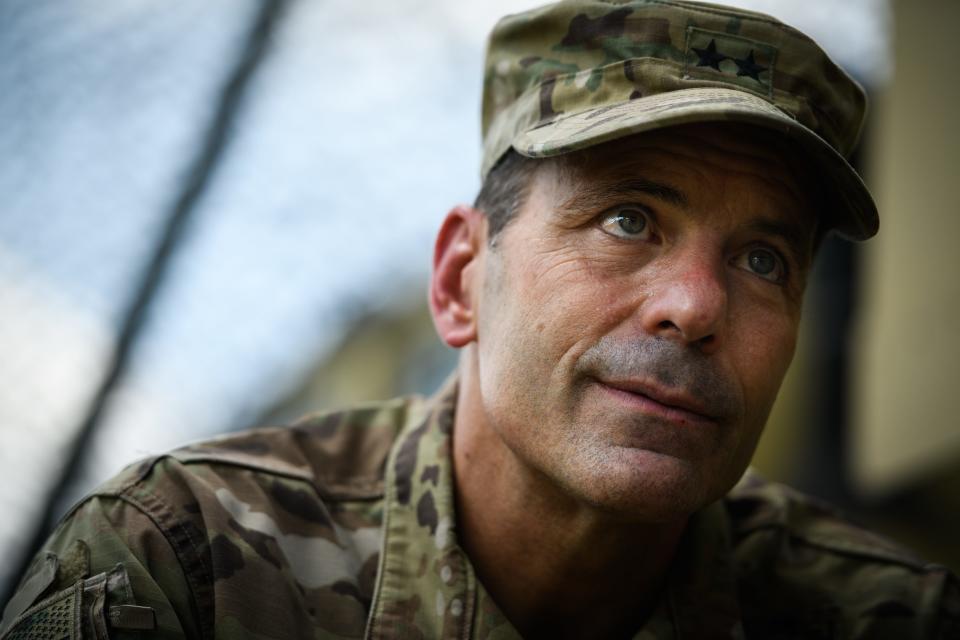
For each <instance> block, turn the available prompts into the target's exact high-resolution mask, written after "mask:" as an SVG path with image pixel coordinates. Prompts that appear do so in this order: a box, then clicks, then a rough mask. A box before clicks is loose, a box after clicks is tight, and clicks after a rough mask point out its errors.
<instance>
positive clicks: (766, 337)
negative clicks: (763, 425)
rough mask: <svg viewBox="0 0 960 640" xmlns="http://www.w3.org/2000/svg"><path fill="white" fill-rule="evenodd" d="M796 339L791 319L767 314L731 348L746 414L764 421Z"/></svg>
mask: <svg viewBox="0 0 960 640" xmlns="http://www.w3.org/2000/svg"><path fill="white" fill-rule="evenodd" d="M796 338H797V324H796V322H795V321H794V320H793V319H792V318H790V319H788V318H785V317H784V316H783V315H781V314H770V315H767V316H766V317H760V318H756V320H755V322H754V323H752V326H751V327H746V328H745V329H744V330H743V333H741V334H740V335H739V336H738V338H737V339H736V340H735V341H734V342H735V343H736V344H734V345H731V346H732V347H734V348H733V349H732V350H731V353H733V354H739V355H738V357H737V364H736V367H737V370H738V371H739V372H740V375H739V378H740V380H741V383H742V385H743V390H744V397H745V399H746V401H747V411H748V412H750V413H753V414H754V415H757V414H759V415H760V416H761V417H762V418H763V421H765V418H766V415H767V413H769V411H770V408H771V407H772V406H773V401H774V400H775V399H776V396H777V391H778V390H779V389H780V383H781V382H782V381H783V377H784V375H785V374H786V372H787V368H788V367H789V366H790V362H791V360H792V359H793V352H794V348H795V346H796Z"/></svg>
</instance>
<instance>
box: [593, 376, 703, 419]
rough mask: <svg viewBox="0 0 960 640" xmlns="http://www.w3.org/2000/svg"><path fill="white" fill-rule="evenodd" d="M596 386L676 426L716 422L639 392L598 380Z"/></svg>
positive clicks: (643, 411)
mask: <svg viewBox="0 0 960 640" xmlns="http://www.w3.org/2000/svg"><path fill="white" fill-rule="evenodd" d="M597 386H598V387H600V388H601V389H602V390H603V391H604V392H605V393H606V394H607V395H609V396H611V397H612V398H614V399H615V400H617V401H618V402H619V403H621V404H626V405H627V406H629V407H630V408H631V409H633V410H635V411H639V412H640V413H643V414H646V415H649V416H653V417H655V418H660V419H661V420H666V421H667V422H672V423H673V424H676V425H678V426H686V425H698V426H699V425H703V426H711V425H715V424H716V423H717V421H716V420H714V419H713V418H708V417H707V416H704V415H701V414H699V413H694V412H693V411H687V410H686V409H680V408H679V407H671V406H669V405H666V404H663V403H661V402H657V401H656V400H654V399H653V398H650V397H648V396H645V395H643V394H640V393H633V392H632V391H624V390H623V389H617V388H616V387H611V386H608V385H606V384H604V383H602V382H599V381H598V382H597Z"/></svg>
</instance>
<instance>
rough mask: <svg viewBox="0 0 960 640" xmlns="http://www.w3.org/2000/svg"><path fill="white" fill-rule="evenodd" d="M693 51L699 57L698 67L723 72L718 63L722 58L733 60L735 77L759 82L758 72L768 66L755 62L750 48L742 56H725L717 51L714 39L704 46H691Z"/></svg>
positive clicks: (761, 71)
mask: <svg viewBox="0 0 960 640" xmlns="http://www.w3.org/2000/svg"><path fill="white" fill-rule="evenodd" d="M691 49H692V50H693V51H694V53H696V54H697V56H698V57H699V58H700V59H699V60H698V61H697V66H698V67H710V68H712V69H716V70H717V71H720V72H721V73H722V72H723V71H722V70H721V69H720V63H721V62H723V61H724V60H733V62H734V63H735V64H736V65H737V77H738V78H739V77H744V76H746V77H748V78H753V79H754V80H756V81H757V82H760V74H761V73H763V72H764V71H766V70H767V68H768V67H764V66H762V65H759V64H757V61H756V60H755V59H754V56H753V49H751V50H750V53H748V54H747V55H746V57H744V58H735V57H732V56H727V55H724V54H722V53H720V52H719V51H717V41H716V39H711V40H710V44H708V45H707V46H706V47H705V48H699V47H691Z"/></svg>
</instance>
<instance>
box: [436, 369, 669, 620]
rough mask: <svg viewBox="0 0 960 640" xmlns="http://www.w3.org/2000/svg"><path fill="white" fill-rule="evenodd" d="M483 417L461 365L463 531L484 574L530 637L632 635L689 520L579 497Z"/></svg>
mask: <svg viewBox="0 0 960 640" xmlns="http://www.w3.org/2000/svg"><path fill="white" fill-rule="evenodd" d="M484 417H485V414H484V412H483V408H482V404H481V402H480V397H479V385H477V384H476V380H475V379H471V378H470V371H469V368H468V367H461V379H460V392H459V396H458V400H457V410H456V418H455V423H454V425H455V426H454V436H453V460H454V478H455V487H456V504H457V518H458V522H459V526H458V534H459V539H460V542H461V544H462V545H463V547H464V549H465V550H466V552H467V554H468V556H469V557H470V560H471V562H472V563H473V565H474V567H475V569H476V571H477V575H478V576H479V578H480V581H481V582H482V583H483V585H484V587H485V588H486V590H487V591H488V593H489V594H490V595H491V597H493V599H494V601H496V603H497V605H498V606H499V607H500V609H501V610H502V611H503V612H504V614H505V615H506V616H507V618H508V619H509V620H510V621H511V623H512V624H513V625H514V626H515V627H516V628H517V630H518V631H520V633H521V634H522V635H523V636H524V637H540V636H542V637H551V638H557V637H588V636H589V637H616V636H624V637H627V636H629V635H630V634H631V633H632V632H633V631H635V630H636V629H637V628H638V627H639V626H640V625H641V624H642V622H643V620H644V619H645V618H646V617H647V616H648V615H649V614H650V612H651V610H652V608H653V607H654V606H655V605H656V602H657V599H658V596H659V593H660V591H661V589H662V587H663V584H664V581H665V577H666V573H667V570H668V568H669V566H670V563H671V561H672V559H673V556H674V552H675V550H676V547H677V544H678V542H679V539H680V536H681V534H682V533H683V530H684V527H685V525H686V521H685V520H684V521H680V522H669V523H645V522H636V521H631V520H629V519H624V518H623V517H618V516H615V515H612V514H609V513H604V512H601V511H599V510H598V509H596V508H594V507H592V506H590V505H586V504H583V503H581V502H578V501H577V500H576V499H574V498H573V497H571V496H569V495H568V494H566V493H565V492H564V491H563V490H562V488H560V487H558V486H557V484H556V483H555V482H553V481H552V480H551V479H550V478H548V477H546V476H545V475H543V474H542V473H540V472H539V471H537V470H536V469H532V468H530V467H529V466H528V465H526V464H524V462H523V461H522V460H520V459H519V458H518V457H517V456H516V455H515V454H514V453H513V452H512V451H511V450H510V449H509V448H508V447H507V446H506V444H505V443H504V442H503V440H501V439H500V437H499V435H498V434H497V432H496V429H495V428H493V426H491V425H490V424H488V422H487V421H486V420H485V419H484Z"/></svg>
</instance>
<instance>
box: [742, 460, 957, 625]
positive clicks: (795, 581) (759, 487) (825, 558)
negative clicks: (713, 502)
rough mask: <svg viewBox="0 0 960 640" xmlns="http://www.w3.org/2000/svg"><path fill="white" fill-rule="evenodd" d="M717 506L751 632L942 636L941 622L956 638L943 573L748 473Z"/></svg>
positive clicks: (952, 587)
mask: <svg viewBox="0 0 960 640" xmlns="http://www.w3.org/2000/svg"><path fill="white" fill-rule="evenodd" d="M724 504H725V506H726V510H727V513H728V515H729V518H730V523H731V534H732V538H733V548H734V560H735V563H736V570H737V575H738V587H739V590H740V598H741V602H742V606H743V607H744V609H745V610H744V611H743V612H742V613H743V616H744V621H745V625H746V626H747V627H748V628H750V627H751V626H752V628H753V629H754V631H755V632H757V631H760V632H761V634H762V633H765V632H767V631H772V630H773V629H780V630H784V629H787V630H789V629H791V628H795V629H798V630H799V629H801V628H802V629H804V633H805V634H810V633H812V632H813V631H816V632H817V633H820V635H821V636H822V637H837V636H838V637H851V638H859V637H881V638H886V637H891V638H893V637H902V638H915V637H941V635H939V634H941V633H942V632H943V631H942V630H943V629H945V628H946V627H947V626H949V625H953V626H951V627H950V628H951V629H952V630H953V632H958V631H960V627H958V626H957V625H958V623H960V585H958V582H957V578H956V576H954V575H953V574H952V573H951V572H950V571H949V570H948V569H947V568H946V567H943V566H941V565H937V564H932V563H928V562H925V561H923V560H922V559H920V558H919V557H918V556H917V555H916V554H914V553H913V552H912V551H910V550H908V549H906V548H904V547H902V546H900V545H898V544H896V543H894V542H892V541H890V540H888V539H886V538H884V537H882V536H880V535H877V534H876V533H873V532H871V531H868V530H866V529H863V528H861V527H858V526H856V525H854V524H851V523H850V522H848V521H846V520H845V519H844V518H842V517H841V516H840V515H839V513H838V512H837V511H836V510H835V509H833V508H832V507H830V506H829V505H827V504H825V503H823V502H821V501H819V500H816V499H814V498H812V497H810V496H806V495H804V494H802V493H800V492H798V491H795V490H793V489H791V488H789V487H786V486H784V485H781V484H777V483H773V482H767V481H765V480H763V479H761V478H760V477H759V476H757V475H756V474H753V473H749V472H748V475H747V476H745V477H744V479H743V480H742V481H741V482H740V484H738V485H737V487H735V488H734V489H733V491H731V493H730V494H729V495H728V496H727V498H726V499H725V501H724ZM787 637H792V636H789V635H788V636H787ZM812 637H817V636H816V635H815V634H814V635H813V636H812ZM942 637H946V636H942Z"/></svg>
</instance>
